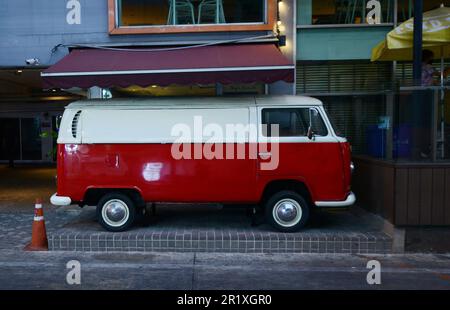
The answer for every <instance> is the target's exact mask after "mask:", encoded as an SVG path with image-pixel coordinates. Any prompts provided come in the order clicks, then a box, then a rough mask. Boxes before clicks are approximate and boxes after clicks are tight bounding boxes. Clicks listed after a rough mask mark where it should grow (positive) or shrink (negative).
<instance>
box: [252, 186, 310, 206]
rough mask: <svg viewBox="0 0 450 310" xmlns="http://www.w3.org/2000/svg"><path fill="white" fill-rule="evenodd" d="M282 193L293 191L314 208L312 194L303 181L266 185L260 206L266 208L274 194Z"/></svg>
mask: <svg viewBox="0 0 450 310" xmlns="http://www.w3.org/2000/svg"><path fill="white" fill-rule="evenodd" d="M281 191H293V192H295V193H297V194H299V195H300V196H302V197H303V198H304V199H305V200H306V202H307V203H308V204H309V205H310V206H311V207H313V206H314V203H313V201H312V197H311V193H310V191H309V189H308V187H307V186H306V184H305V183H304V182H302V181H298V180H290V179H288V180H276V181H271V182H269V183H268V184H266V186H265V187H264V191H263V193H262V195H261V201H260V205H261V206H264V204H265V203H266V202H267V201H268V200H269V199H270V198H271V197H272V196H273V195H274V194H276V193H277V192H281Z"/></svg>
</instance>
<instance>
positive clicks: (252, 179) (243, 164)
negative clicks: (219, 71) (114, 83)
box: [51, 96, 355, 232]
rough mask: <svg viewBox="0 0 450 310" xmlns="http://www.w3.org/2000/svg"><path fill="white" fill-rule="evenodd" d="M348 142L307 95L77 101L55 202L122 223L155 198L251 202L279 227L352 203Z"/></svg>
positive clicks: (60, 158)
mask: <svg viewBox="0 0 450 310" xmlns="http://www.w3.org/2000/svg"><path fill="white" fill-rule="evenodd" d="M350 156H351V154H350V146H349V143H348V142H347V140H346V139H345V138H342V137H340V136H338V135H337V134H336V132H335V131H334V129H333V127H332V126H331V123H330V121H329V120H328V117H327V115H326V113H325V110H324V108H323V106H322V103H321V102H320V101H319V100H317V99H314V98H309V97H301V96H281V97H261V98H259V97H256V98H255V97H246V98H234V97H230V98H226V97H225V98H220V97H215V98H163V99H142V100H139V99H138V100H135V99H125V100H110V101H96V100H88V101H79V102H75V103H72V104H70V105H69V106H67V107H66V109H65V112H64V115H63V118H62V121H61V126H60V132H59V137H58V155H57V166H58V168H57V193H55V194H54V195H53V196H52V197H51V202H52V204H54V205H60V206H61V205H70V204H79V205H80V206H84V205H96V206H97V214H98V219H99V221H100V223H101V224H102V226H103V227H104V228H105V229H107V230H110V231H123V230H126V229H128V228H129V227H130V226H131V225H132V224H133V222H134V220H135V218H136V214H138V213H142V212H143V210H144V209H145V206H146V204H148V203H154V202H177V203H223V204H255V205H260V206H261V207H262V208H264V212H265V216H266V218H267V221H268V222H269V223H270V224H271V225H272V226H273V227H275V228H276V229H277V230H280V231H285V232H292V231H297V230H298V229H300V228H301V227H303V226H304V225H305V223H306V222H307V220H308V216H309V213H310V210H311V208H322V207H346V206H349V205H351V204H353V203H354V201H355V196H354V194H353V193H352V192H351V190H350V179H351V170H352V164H351V158H350Z"/></svg>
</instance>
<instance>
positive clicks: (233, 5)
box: [117, 0, 266, 26]
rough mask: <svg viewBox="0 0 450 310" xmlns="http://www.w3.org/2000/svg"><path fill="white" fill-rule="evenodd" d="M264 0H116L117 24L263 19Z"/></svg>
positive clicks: (251, 20)
mask: <svg viewBox="0 0 450 310" xmlns="http://www.w3.org/2000/svg"><path fill="white" fill-rule="evenodd" d="M265 3H266V1H265V0H117V8H118V15H119V18H118V23H119V26H161V25H194V24H203V25H205V24H236V23H264V22H265Z"/></svg>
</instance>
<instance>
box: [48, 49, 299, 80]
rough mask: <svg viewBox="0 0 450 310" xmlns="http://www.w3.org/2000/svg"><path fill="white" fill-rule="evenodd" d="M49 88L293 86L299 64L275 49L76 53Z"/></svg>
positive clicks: (58, 67) (54, 72) (51, 71)
mask: <svg viewBox="0 0 450 310" xmlns="http://www.w3.org/2000/svg"><path fill="white" fill-rule="evenodd" d="M41 75H42V78H43V80H44V87H45V88H71V87H80V88H89V87H92V86H99V87H105V88H107V87H113V86H118V87H128V86H131V85H138V86H142V87H146V86H149V85H161V86H166V85H170V84H179V85H187V84H211V83H223V84H230V83H252V82H262V83H273V82H276V81H285V82H293V81H294V65H293V64H292V63H291V62H289V60H287V59H286V58H285V57H284V56H283V55H282V54H281V52H280V51H279V50H278V49H277V47H276V46H275V45H274V44H267V43H266V44H241V45H215V46H202V47H190V48H178V49H177V48H167V49H154V50H149V49H145V50H111V49H79V50H73V51H72V52H71V53H70V54H69V55H67V56H66V57H64V58H63V59H62V60H60V61H59V62H58V63H56V64H54V65H53V66H51V67H50V68H48V69H47V70H45V71H44V72H42V74H41Z"/></svg>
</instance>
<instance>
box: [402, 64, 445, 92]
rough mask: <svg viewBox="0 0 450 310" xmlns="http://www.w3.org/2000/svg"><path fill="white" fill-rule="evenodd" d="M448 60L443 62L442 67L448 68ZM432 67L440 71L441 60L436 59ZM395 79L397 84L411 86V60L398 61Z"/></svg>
mask: <svg viewBox="0 0 450 310" xmlns="http://www.w3.org/2000/svg"><path fill="white" fill-rule="evenodd" d="M449 66H450V62H444V68H448V67H449ZM433 67H434V68H435V69H436V70H438V71H440V70H441V69H440V68H441V62H440V61H439V60H436V61H435V62H434V63H433ZM395 80H396V82H397V83H398V85H399V86H412V85H413V65H412V63H411V62H399V63H397V66H396V67H395Z"/></svg>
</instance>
